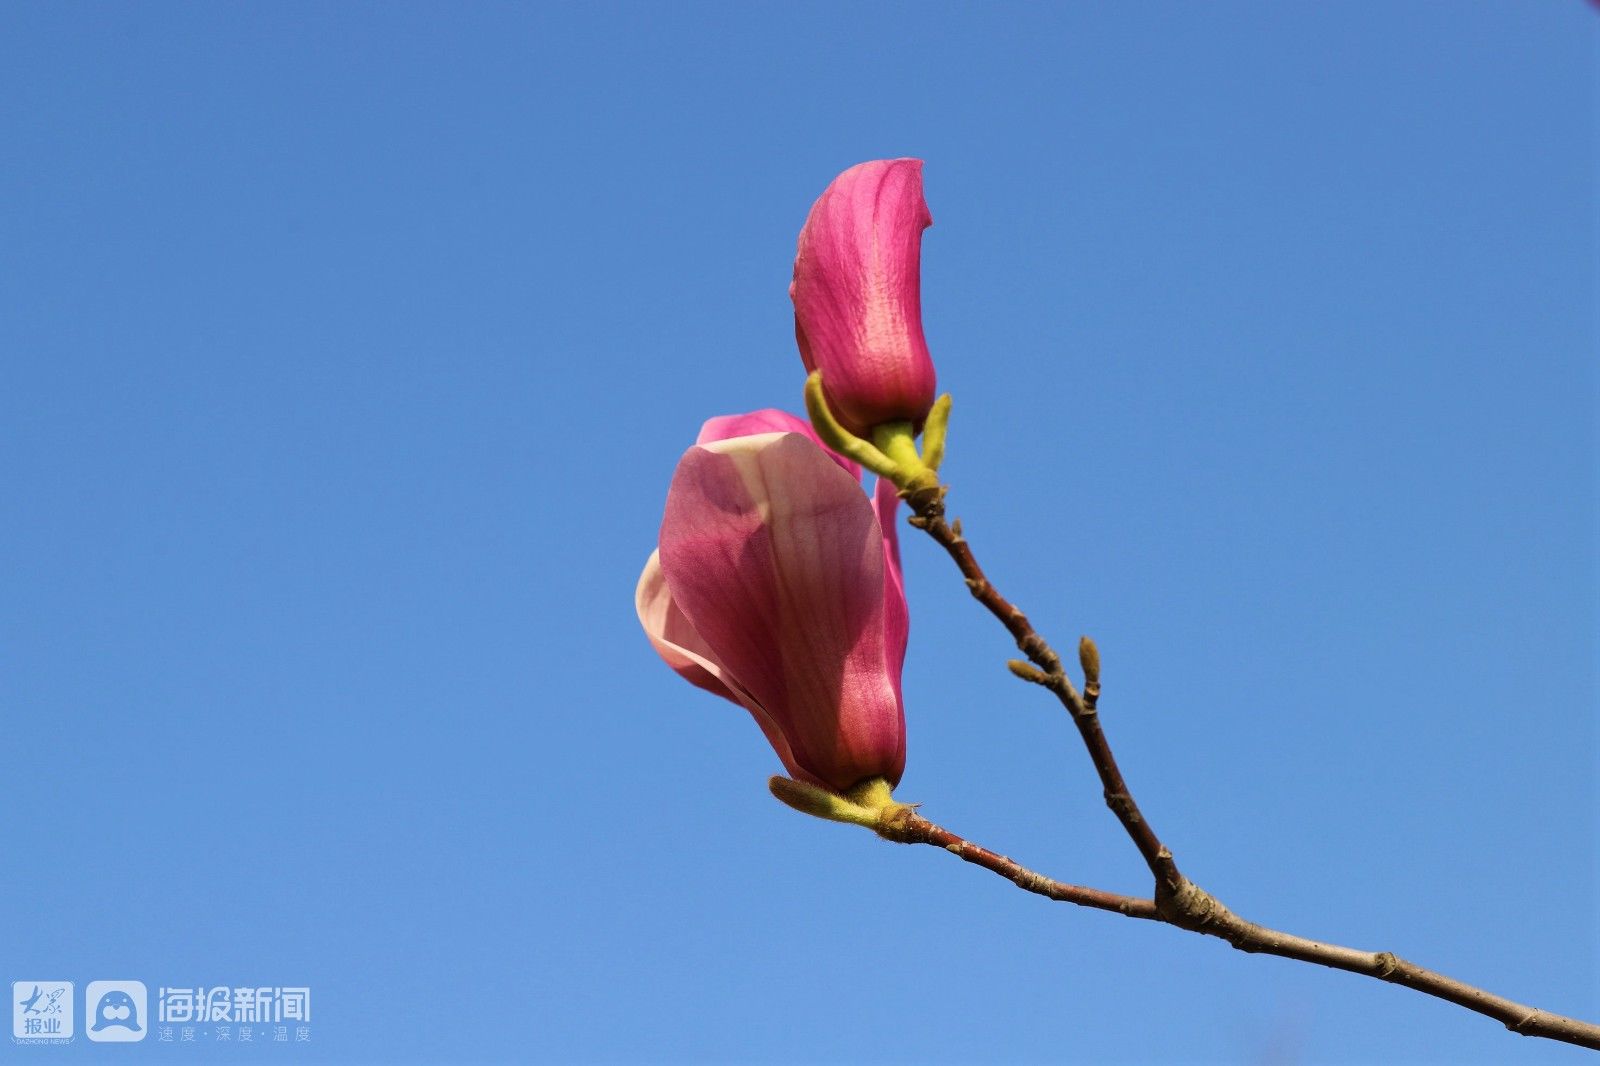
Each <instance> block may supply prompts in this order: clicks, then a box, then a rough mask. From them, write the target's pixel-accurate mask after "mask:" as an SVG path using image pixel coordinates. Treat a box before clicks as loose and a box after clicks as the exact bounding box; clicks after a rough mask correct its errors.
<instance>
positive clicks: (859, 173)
mask: <svg viewBox="0 0 1600 1066" xmlns="http://www.w3.org/2000/svg"><path fill="white" fill-rule="evenodd" d="M932 224H933V217H932V216H931V215H929V214H928V205H927V203H926V202H925V201H924V200H923V198H922V160H920V159H880V160H876V161H874V162H871V163H860V164H857V165H856V166H853V167H851V168H850V169H849V170H847V171H845V172H844V173H843V174H840V175H839V176H838V177H837V178H834V179H833V184H831V185H829V186H828V188H827V189H826V190H825V191H824V192H823V194H822V195H821V196H820V197H819V198H818V199H817V202H816V203H815V204H814V205H813V206H812V208H811V214H810V215H809V216H808V217H807V218H806V224H805V226H804V228H802V229H801V230H800V242H799V248H798V250H797V252H796V254H795V259H794V281H793V283H792V284H791V285H790V286H789V296H790V298H791V299H792V300H793V301H794V332H795V339H796V340H797V341H799V344H800V358H801V359H802V360H804V362H805V365H806V370H807V371H808V372H809V371H813V370H819V369H820V370H821V371H822V386H823V390H824V392H825V393H826V394H827V399H828V404H829V406H830V407H831V408H832V410H833V412H834V414H835V416H836V417H837V418H838V419H839V421H840V423H841V424H842V425H843V426H844V427H845V428H846V429H848V430H850V431H851V432H852V433H855V434H857V435H859V436H867V435H868V434H869V433H870V431H871V429H872V427H873V426H877V425H881V424H883V423H885V422H901V421H903V422H910V423H912V425H913V427H914V428H916V429H918V430H920V429H921V428H922V422H923V420H924V419H925V418H927V416H928V408H929V407H930V406H931V405H932V404H933V394H934V372H933V360H932V358H930V357H929V355H928V343H927V341H926V340H924V339H923V336H922V231H923V230H924V229H926V228H928V226H930V225H932Z"/></svg>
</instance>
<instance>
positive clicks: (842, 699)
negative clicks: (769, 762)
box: [635, 411, 910, 821]
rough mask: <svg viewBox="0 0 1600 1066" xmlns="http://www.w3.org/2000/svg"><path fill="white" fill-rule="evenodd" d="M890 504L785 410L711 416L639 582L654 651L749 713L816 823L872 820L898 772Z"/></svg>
mask: <svg viewBox="0 0 1600 1066" xmlns="http://www.w3.org/2000/svg"><path fill="white" fill-rule="evenodd" d="M898 504H899V499H898V497H897V495H896V493H895V490H894V486H893V485H892V484H890V483H888V482H880V483H879V485H878V487H877V491H876V492H875V493H874V495H873V496H872V497H870V498H869V497H868V496H867V494H866V493H865V492H863V491H862V487H861V484H860V481H859V471H858V470H857V468H855V466H854V464H852V463H850V462H849V460H847V459H844V458H842V457H840V456H837V455H833V454H831V453H829V452H828V451H827V450H826V449H825V448H824V447H823V446H822V445H821V444H820V443H819V442H818V441H817V439H816V437H815V434H814V433H813V431H812V429H811V427H810V426H808V425H806V423H805V422H803V421H801V420H800V419H798V418H794V417H793V416H792V415H787V414H785V413H783V412H780V411H762V412H756V413H755V414H751V415H741V416H734V417H729V418H721V419H712V420H711V421H710V422H708V423H706V427H705V429H704V430H702V432H701V436H700V441H699V443H697V444H696V445H694V446H693V447H691V448H690V449H689V450H688V451H687V452H685V453H684V455H683V458H682V459H681V460H680V461H679V463H678V467H677V470H676V472H675V473H674V474H673V478H672V485H671V488H670V489H669V490H668V493H667V505H666V511H665V515H664V516H663V518H662V522H661V532H660V539H659V546H658V548H657V550H656V551H655V552H654V553H653V554H652V555H651V556H650V559H649V561H648V562H647V563H646V564H645V569H644V573H643V574H642V575H641V576H640V578H639V585H638V589H637V592H636V596H635V603H636V606H637V609H638V613H639V621H640V623H641V624H642V625H643V627H644V630H645V633H646V635H647V636H648V637H649V638H650V641H651V643H652V644H653V645H654V646H655V649H656V651H657V653H659V654H660V656H661V657H662V659H664V660H665V661H666V663H667V665H668V666H670V667H672V668H673V669H674V670H675V671H677V672H678V674H679V675H681V676H682V677H684V678H685V679H686V680H688V681H690V682H691V683H693V684H695V685H698V686H699V687H701V688H703V689H706V690H707V691H709V692H713V693H715V694H717V695H719V696H722V697H723V698H724V699H727V700H730V701H732V702H733V703H737V704H739V705H740V706H742V707H744V708H745V710H747V711H749V712H750V715H751V717H753V718H754V719H755V721H756V724H757V725H758V726H760V728H761V730H762V732H763V733H764V734H765V735H766V738H767V740H768V742H769V743H770V744H771V745H772V748H773V750H774V751H775V752H776V753H777V755H778V758H779V759H780V760H781V761H782V762H783V765H784V767H785V768H786V769H787V770H788V772H789V774H790V776H791V777H793V778H794V781H792V782H787V784H788V785H794V786H796V788H794V789H790V790H789V792H790V793H792V794H793V795H796V796H799V797H801V798H802V800H803V802H800V803H795V802H790V801H789V800H788V799H787V798H785V797H786V793H784V792H782V791H780V787H779V786H774V791H775V793H777V794H779V798H782V799H785V802H790V805H791V806H796V807H798V808H799V809H801V810H805V811H807V813H812V814H817V815H819V816H820V817H833V818H835V819H836V820H840V821H860V820H861V819H862V818H863V817H869V816H871V817H875V816H876V812H877V811H881V810H885V809H888V808H889V807H890V806H892V804H891V801H890V799H889V793H890V790H891V789H893V787H894V786H895V785H897V784H898V783H899V781H900V776H901V773H902V771H903V770H904V768H905V755H906V732H905V712H904V702H903V699H902V696H901V684H900V676H901V667H902V665H903V663H904V659H905V649H906V636H907V632H908V629H909V624H910V616H909V613H908V611H907V608H906V599H905V589H904V584H903V581H902V578H901V573H900V555H899V547H898V543H897V540H896V531H895V523H894V512H895V509H896V507H897V506H898ZM779 780H782V779H779ZM830 810H832V811H833V812H834V813H829V811H830ZM863 812H865V813H863Z"/></svg>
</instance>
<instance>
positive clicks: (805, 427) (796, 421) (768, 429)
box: [694, 407, 861, 481]
mask: <svg viewBox="0 0 1600 1066" xmlns="http://www.w3.org/2000/svg"><path fill="white" fill-rule="evenodd" d="M757 433H804V434H805V435H806V436H808V437H810V438H811V439H812V440H814V441H816V442H817V447H819V448H821V449H822V450H823V451H825V452H827V453H828V456H829V458H831V459H832V460H833V461H834V462H836V463H838V464H839V465H840V466H842V467H844V468H845V470H846V471H847V472H848V473H849V474H850V476H851V477H853V478H855V479H856V480H857V481H860V480H861V467H860V465H859V464H857V463H853V462H851V461H850V460H849V459H846V458H845V457H844V456H842V455H840V454H839V453H838V452H836V451H834V450H833V449H832V448H830V447H828V446H827V445H826V444H823V443H822V438H821V437H819V436H817V431H816V430H815V429H812V428H811V423H810V422H808V421H806V420H805V419H803V418H796V417H795V416H794V415H792V414H790V413H789V412H788V411H780V410H778V409H777V408H776V407H767V408H764V409H762V410H760V411H751V412H750V413H749V414H745V415H718V416H717V417H715V418H708V419H706V424H705V425H703V426H701V427H700V435H699V436H698V437H696V438H695V441H694V442H695V443H696V444H710V443H711V442H712V441H719V440H730V439H732V438H734V437H751V436H754V435H756V434H757Z"/></svg>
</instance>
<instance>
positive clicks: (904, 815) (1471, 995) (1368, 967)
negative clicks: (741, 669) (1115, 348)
mask: <svg viewBox="0 0 1600 1066" xmlns="http://www.w3.org/2000/svg"><path fill="white" fill-rule="evenodd" d="M944 493H945V490H944V488H943V487H942V486H939V487H935V488H919V489H914V490H912V491H910V492H907V493H905V497H906V500H907V502H908V503H909V504H910V506H911V511H912V516H911V519H910V522H911V524H912V525H913V526H916V527H917V528H918V529H921V530H924V531H925V532H926V533H927V534H928V535H929V536H930V537H932V538H933V539H934V540H935V541H937V542H938V543H939V544H940V545H941V546H942V547H943V548H944V549H945V551H946V552H948V553H949V555H950V557H951V558H952V559H953V560H955V564H956V566H957V568H959V569H960V571H961V575H962V577H964V578H966V582H967V588H968V589H969V590H970V591H971V592H972V595H973V598H974V599H976V600H977V601H978V602H979V603H981V604H983V606H984V607H985V608H987V609H988V611H989V613H990V614H992V615H994V616H995V618H997V619H999V620H1000V622H1001V624H1002V625H1004V626H1005V627H1006V629H1007V630H1008V631H1009V632H1010V633H1011V636H1012V638H1013V639H1014V640H1015V641H1016V642H1017V647H1018V648H1020V649H1021V650H1022V653H1023V654H1024V655H1026V656H1027V657H1028V660H1029V661H1030V662H1032V663H1033V664H1034V666H1036V667H1038V669H1039V671H1040V674H1041V675H1042V676H1034V675H1032V674H1030V673H1027V672H1025V671H1022V670H1018V669H1017V667H1019V666H1022V665H1023V664H1021V663H1017V664H1016V665H1014V666H1013V667H1012V670H1013V672H1014V673H1017V674H1018V676H1020V677H1023V678H1024V679H1025V680H1028V681H1032V682H1034V683H1035V684H1040V685H1043V686H1044V687H1045V688H1048V689H1050V691H1051V692H1053V693H1055V695H1056V698H1057V699H1059V700H1060V701H1061V704H1062V706H1064V707H1065V708H1066V709H1067V712H1068V713H1069V714H1070V715H1071V716H1072V722H1073V724H1074V725H1075V726H1077V728H1078V735H1079V736H1080V737H1081V738H1082V739H1083V744H1084V747H1085V748H1086V749H1087V750H1088V752H1089V758H1090V760H1091V761H1092V762H1093V763H1094V768H1095V772H1096V773H1098V774H1099V775H1100V783H1101V785H1102V786H1103V787H1104V789H1105V798H1106V805H1107V806H1108V807H1110V808H1111V810H1112V812H1113V813H1115V814H1116V816H1117V820H1118V821H1119V822H1121V823H1122V828H1123V829H1124V830H1125V831H1126V832H1127V834H1128V837H1129V838H1130V839H1131V840H1132V841H1133V843H1134V846H1135V847H1137V848H1138V849H1139V854H1140V855H1141V856H1142V857H1143V858H1144V861H1145V865H1147V866H1148V867H1149V868H1150V872H1151V874H1153V875H1154V876H1155V898H1154V899H1153V900H1143V899H1137V898H1134V897H1130V896H1118V895H1116V894H1115V893H1110V892H1103V891H1101V890H1099V889H1093V888H1084V887H1081V886H1078V885H1068V884H1064V883H1062V882H1058V881H1053V880H1051V879H1049V878H1047V877H1044V876H1043V875H1042V874H1037V873H1034V872H1033V871H1031V870H1027V869H1025V868H1023V867H1021V866H1019V865H1017V864H1016V863H1014V862H1012V861H1011V860H1010V859H1007V858H1005V857H1004V856H1001V855H996V854H995V853H994V852H991V851H988V850H987V849H984V848H981V847H979V846H978V845H976V844H973V843H971V842H970V841H966V840H963V839H961V838H960V837H958V836H956V835H955V834H954V833H951V832H949V831H948V830H945V829H942V828H940V827H939V826H936V825H934V824H933V823H931V822H928V821H927V820H926V819H924V818H922V817H920V816H919V815H917V814H915V813H914V812H912V811H910V810H904V811H901V812H899V813H897V814H896V815H894V816H893V817H892V818H891V820H890V821H889V823H888V824H886V825H885V826H883V827H880V828H879V830H878V832H879V834H880V835H881V836H885V837H887V838H888V839H890V840H899V841H903V842H906V843H921V844H934V845H937V846H939V847H943V848H945V849H947V850H949V851H951V852H953V853H954V854H956V855H958V856H960V857H961V858H962V859H965V860H966V861H967V862H971V863H975V864H976V865H979V866H982V867H984V868H985V869H987V870H991V871H993V872H994V873H997V874H999V875H1000V876H1002V877H1004V878H1006V879H1007V880H1010V881H1012V882H1014V883H1016V884H1017V885H1018V886H1019V887H1021V888H1023V889H1025V890H1027V891H1029V892H1035V893H1038V894H1039V895H1042V896H1048V897H1049V898H1051V899H1059V900H1064V901H1066V902H1069V903H1077V904H1079V905H1081V906H1086V907H1094V908H1096V909H1099V910H1107V911H1116V912H1118V913H1121V914H1125V915H1127V916H1129V917H1132V918H1146V919H1154V920H1156V921H1161V922H1164V923H1166V924H1168V925H1172V926H1176V927H1178V928H1180V929H1187V930H1190V931H1192V932H1196V933H1203V934H1205V935H1206V936H1214V937H1219V938H1220V939H1222V940H1226V941H1227V942H1228V943H1230V944H1232V945H1233V946H1234V947H1235V948H1237V949H1239V950H1240V951H1246V952H1258V953H1261V954H1266V955H1277V956H1280V957H1282V958H1286V959H1296V960H1299V961H1301V962H1312V963H1316V964H1318V965H1321V966H1329V967H1332V968H1334V969H1336V970H1347V971H1349V972H1350V973H1356V974H1361V975H1363V976H1366V977H1374V978H1377V979H1378V980H1380V981H1387V982H1388V983H1390V984H1396V985H1404V986H1405V987H1406V988H1411V989H1415V990H1416V991H1418V992H1421V993H1423V994H1425V995H1429V996H1434V997H1436V998H1438V999H1442V1000H1446V1001H1448V1002H1450V1003H1454V1004H1457V1005H1458V1006H1461V1007H1465V1008H1466V1009H1468V1010H1470V1011H1475V1012H1477V1013H1478V1014H1483V1015H1486V1016H1488V1017H1490V1018H1493V1019H1495V1020H1496V1021H1498V1022H1500V1023H1502V1024H1503V1025H1505V1027H1506V1028H1507V1029H1510V1030H1511V1031H1512V1032H1514V1033H1518V1034H1520V1035H1522V1036H1536V1037H1544V1038H1546V1039H1550V1040H1559V1041H1562V1042H1564V1043H1568V1044H1577V1045H1578V1046H1580V1047H1586V1048H1592V1049H1595V1050H1600V1025H1594V1024H1592V1023H1590V1022H1585V1021H1580V1020H1579V1019H1577V1018H1568V1017H1565V1016H1563V1015H1560V1014H1551V1013H1549V1012H1547V1011H1542V1010H1538V1009H1536V1008H1534V1007H1530V1006H1527V1005H1526V1004H1523V1003H1517V1002H1515V1001H1514V1000H1509V999H1506V998H1505V997H1504V996H1497V995H1494V994H1493V993H1490V992H1486V991H1484V990H1483V989H1481V988H1477V987H1475V986H1473V985H1469V984H1467V983H1466V982H1464V981H1458V980H1456V979H1455V978H1453V977H1446V976H1445V975H1444V974H1441V973H1437V972H1435V971H1433V970H1429V969H1425V968H1423V967H1421V966H1418V965H1417V964H1416V963H1413V962H1408V961H1406V960H1405V959H1402V958H1400V957H1399V956H1397V955H1395V954H1393V953H1392V952H1387V951H1379V952H1370V951H1358V950H1356V949H1355V948H1347V947H1341V946H1339V945H1337V944H1324V943H1321V942H1320V941H1316V940H1308V939H1306V938H1305V937H1300V936H1294V935H1292V934H1290V933H1283V932H1279V931H1278V930H1276V929H1269V928H1267V927H1266V926H1264V925H1257V924H1256V923H1254V922H1250V921H1246V920H1245V919H1243V918H1241V917H1239V916H1238V915H1237V914H1234V913H1233V912H1232V911H1231V910H1229V909H1228V908H1227V907H1225V906H1223V905H1222V903H1221V902H1220V901H1218V900H1217V899H1216V897H1214V896H1212V895H1211V894H1210V893H1208V892H1206V891H1205V890H1204V889H1203V888H1201V887H1200V886H1198V885H1196V884H1194V883H1193V882H1192V881H1190V880H1188V878H1186V877H1184V876H1183V874H1182V872H1181V871H1180V870H1179V869H1178V864H1177V862H1176V861H1175V860H1174V859H1173V857H1172V852H1171V851H1170V850H1168V849H1167V847H1166V846H1165V845H1164V844H1162V843H1161V838H1160V837H1158V836H1157V835H1156V831H1155V829H1154V828H1153V827H1152V826H1151V825H1150V823H1149V821H1147V820H1146V819H1145V816H1144V813H1143V812H1142V811H1141V810H1140V809H1139V805H1138V803H1136V802H1135V801H1134V798H1133V793H1132V792H1131V790H1130V789H1129V788H1128V783H1127V781H1126V780H1125V779H1124V778H1123V776H1122V770H1121V768H1120V767H1118V766H1117V760H1116V756H1115V755H1113V754H1112V751H1111V743H1110V741H1108V740H1107V739H1106V735H1105V732H1104V730H1102V729H1101V728H1100V715H1099V713H1098V709H1097V707H1096V706H1095V703H1094V702H1091V701H1088V700H1086V699H1085V698H1084V697H1083V696H1082V695H1080V694H1079V693H1078V690H1077V688H1076V686H1074V685H1073V683H1072V680H1071V679H1070V678H1068V677H1067V674H1066V671H1065V670H1064V669H1063V668H1062V665H1061V657H1060V656H1059V655H1057V654H1056V652H1055V650H1054V649H1053V648H1051V647H1050V645H1049V643H1047V642H1046V641H1045V639H1044V638H1043V637H1041V636H1040V635H1039V634H1038V633H1037V632H1035V631H1034V628H1033V625H1032V624H1031V623H1030V622H1029V621H1028V618H1027V616H1026V615H1025V614H1023V613H1022V611H1020V610H1019V609H1018V608H1017V607H1016V605H1014V604H1013V603H1012V602H1011V601H1010V600H1008V599H1006V598H1005V597H1004V596H1002V595H1001V594H1000V592H999V591H998V590H997V589H996V588H995V587H994V586H993V585H991V584H990V583H989V579H988V577H987V576H986V575H985V574H984V572H983V568H982V567H981V566H979V565H978V560H977V558H976V557H975V556H974V555H973V554H972V549H971V548H970V547H969V546H968V545H967V541H966V538H965V537H964V536H962V534H961V530H960V526H959V523H956V524H955V525H952V524H951V523H948V522H946V521H945V511H944ZM1096 658H1098V655H1097V656H1096ZM1094 680H1095V682H1098V677H1096V678H1095V679H1094ZM1095 687H1096V689H1097V690H1098V684H1096V685H1095ZM1095 695H1096V696H1097V697H1098V695H1099V693H1098V691H1096V693H1095ZM1096 702H1097V701H1096Z"/></svg>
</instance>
